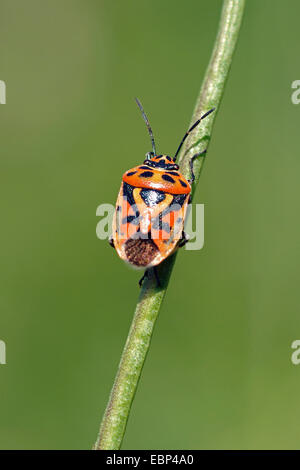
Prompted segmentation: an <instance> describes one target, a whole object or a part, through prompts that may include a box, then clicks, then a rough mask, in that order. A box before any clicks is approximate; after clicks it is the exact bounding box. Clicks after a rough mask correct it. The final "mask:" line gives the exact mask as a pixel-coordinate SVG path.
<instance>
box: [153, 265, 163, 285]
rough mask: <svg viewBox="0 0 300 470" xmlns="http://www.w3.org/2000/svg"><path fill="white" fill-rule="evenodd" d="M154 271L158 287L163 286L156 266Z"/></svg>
mask: <svg viewBox="0 0 300 470" xmlns="http://www.w3.org/2000/svg"><path fill="white" fill-rule="evenodd" d="M153 272H154V276H155V279H156V287H161V283H160V280H159V276H158V272H157V269H156V266H154V268H153Z"/></svg>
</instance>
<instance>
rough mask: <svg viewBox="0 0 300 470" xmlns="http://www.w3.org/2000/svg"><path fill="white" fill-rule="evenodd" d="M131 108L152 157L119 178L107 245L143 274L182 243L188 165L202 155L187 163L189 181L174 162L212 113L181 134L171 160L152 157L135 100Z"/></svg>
mask: <svg viewBox="0 0 300 470" xmlns="http://www.w3.org/2000/svg"><path fill="white" fill-rule="evenodd" d="M136 102H137V104H138V106H139V108H140V110H141V112H142V115H143V118H144V121H145V123H146V125H147V128H148V132H149V135H150V138H151V142H152V149H153V152H149V153H148V154H147V156H146V157H147V158H146V160H144V163H143V165H140V166H137V167H135V168H132V169H131V170H128V171H126V173H124V175H123V181H122V184H121V188H120V192H119V195H118V199H117V204H116V210H115V213H114V217H113V232H112V237H111V240H110V243H111V244H112V245H113V246H114V248H115V249H116V250H117V253H118V255H119V256H120V258H122V259H123V260H124V261H127V262H128V263H130V264H131V265H133V266H135V267H137V268H147V269H148V268H151V267H155V266H157V265H158V264H159V263H161V262H162V261H163V260H164V259H166V258H167V257H168V256H169V255H170V254H171V253H173V252H174V251H175V250H176V249H177V248H178V246H182V245H183V244H184V243H185V242H186V241H187V239H186V236H185V233H184V230H183V229H184V220H185V216H186V210H187V206H188V203H189V201H190V193H191V189H192V188H191V184H192V182H193V181H194V172H193V161H194V159H195V158H196V157H198V156H200V155H203V153H205V150H204V152H200V153H196V154H195V155H194V156H193V157H192V158H191V159H190V170H191V180H190V181H187V180H186V179H185V178H184V176H183V175H182V174H181V173H180V172H179V166H178V165H177V164H176V163H175V161H176V158H177V155H178V154H179V151H180V149H181V147H182V145H183V143H184V141H185V139H186V138H187V136H188V135H189V133H190V132H191V131H192V130H193V129H195V127H196V126H198V124H199V123H200V122H201V121H202V119H204V118H205V117H206V116H208V115H209V114H210V113H211V112H212V111H214V109H211V110H209V111H207V112H206V113H205V114H204V115H203V116H202V117H201V118H200V119H198V121H196V122H195V123H194V124H193V126H192V127H191V128H190V129H189V130H188V131H187V132H186V133H185V135H184V137H183V139H182V140H181V142H180V144H179V147H178V149H177V151H176V153H175V155H174V157H173V158H171V157H169V156H168V155H156V151H155V142H154V137H153V133H152V129H151V127H150V124H149V121H148V118H147V116H146V114H145V112H144V110H143V107H142V105H141V103H140V102H139V100H138V99H136ZM154 271H155V270H154Z"/></svg>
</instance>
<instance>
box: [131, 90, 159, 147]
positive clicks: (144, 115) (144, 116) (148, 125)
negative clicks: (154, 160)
mask: <svg viewBox="0 0 300 470" xmlns="http://www.w3.org/2000/svg"><path fill="white" fill-rule="evenodd" d="M135 101H136V103H137V105H138V107H139V108H140V110H141V113H142V116H143V119H144V121H145V123H146V126H147V129H148V132H149V135H150V139H151V144H152V150H153V153H154V155H156V150H155V142H154V137H153V132H152V129H151V126H150V123H149V121H148V118H147V116H146V113H145V111H144V108H143V106H142V105H141V103H140V101H139V100H138V99H137V98H135Z"/></svg>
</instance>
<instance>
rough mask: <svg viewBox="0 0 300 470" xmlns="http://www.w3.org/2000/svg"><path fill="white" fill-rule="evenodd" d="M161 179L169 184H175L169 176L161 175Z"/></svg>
mask: <svg viewBox="0 0 300 470" xmlns="http://www.w3.org/2000/svg"><path fill="white" fill-rule="evenodd" d="M162 179H163V180H165V181H168V182H169V183H175V180H174V178H172V176H169V175H162Z"/></svg>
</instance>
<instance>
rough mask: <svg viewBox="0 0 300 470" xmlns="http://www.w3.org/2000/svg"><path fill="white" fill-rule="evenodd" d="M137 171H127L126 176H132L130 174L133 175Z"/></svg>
mask: <svg viewBox="0 0 300 470" xmlns="http://www.w3.org/2000/svg"><path fill="white" fill-rule="evenodd" d="M136 173H137V171H130V172H129V173H127V176H132V175H135V174H136Z"/></svg>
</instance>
